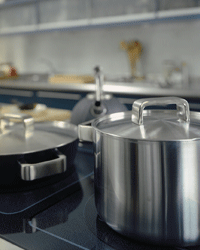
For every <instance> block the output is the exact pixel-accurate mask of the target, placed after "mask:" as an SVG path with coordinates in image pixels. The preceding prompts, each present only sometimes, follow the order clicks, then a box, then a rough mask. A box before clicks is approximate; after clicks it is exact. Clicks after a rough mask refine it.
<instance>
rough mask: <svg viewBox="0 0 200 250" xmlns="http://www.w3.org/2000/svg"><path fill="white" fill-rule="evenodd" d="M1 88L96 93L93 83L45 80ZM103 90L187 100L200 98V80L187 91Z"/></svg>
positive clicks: (136, 85)
mask: <svg viewBox="0 0 200 250" xmlns="http://www.w3.org/2000/svg"><path fill="white" fill-rule="evenodd" d="M0 88H6V89H18V90H34V91H56V92H66V91H69V92H83V93H84V92H86V93H88V92H94V91H95V84H93V83H84V84H83V83H80V84H79V83H74V84H72V83H66V84H51V83H49V82H48V81H46V80H45V79H39V80H37V81H34V80H26V79H21V78H19V79H18V80H1V81H0ZM103 90H104V92H106V93H112V94H121V95H126V96H130V95H135V96H137V95H139V96H179V97H185V98H199V97H200V80H196V81H193V83H192V84H190V86H189V87H188V88H187V89H186V88H185V89H184V88H181V87H176V88H175V87H174V88H164V87H160V86H159V85H158V84H156V83H150V82H111V81H105V83H104V86H103Z"/></svg>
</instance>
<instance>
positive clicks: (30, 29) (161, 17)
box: [0, 0, 200, 36]
mask: <svg viewBox="0 0 200 250" xmlns="http://www.w3.org/2000/svg"><path fill="white" fill-rule="evenodd" d="M38 2H39V0H17V1H8V2H5V3H2V4H0V10H1V11H2V8H6V7H8V6H12V5H13V6H14V4H15V5H16V4H18V5H20V4H27V3H29V4H33V6H34V4H35V3H38ZM36 13H37V12H36ZM193 19H200V7H195V8H187V9H176V10H165V11H155V12H147V13H138V14H130V15H122V16H110V17H100V18H88V19H78V20H68V21H62V22H51V23H39V22H37V23H36V24H31V25H24V26H15V27H3V28H0V36H6V35H16V34H26V33H37V32H51V31H55V30H77V29H89V28H96V27H114V26H120V25H135V24H141V23H156V22H163V21H166V22H167V21H175V20H193ZM36 20H40V18H38V17H37V18H36Z"/></svg>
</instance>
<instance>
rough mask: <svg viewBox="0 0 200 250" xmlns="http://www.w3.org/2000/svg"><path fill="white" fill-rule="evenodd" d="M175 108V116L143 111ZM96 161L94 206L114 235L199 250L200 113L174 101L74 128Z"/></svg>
mask: <svg viewBox="0 0 200 250" xmlns="http://www.w3.org/2000/svg"><path fill="white" fill-rule="evenodd" d="M168 104H176V106H177V110H169V109H168V110H144V108H145V107H147V106H152V105H168ZM78 133H79V139H80V140H83V141H91V142H93V144H94V154H95V171H94V181H95V203H96V208H97V211H98V214H99V215H100V217H101V218H102V219H103V220H104V221H105V222H106V223H107V224H108V225H109V226H110V227H111V228H113V229H114V230H115V231H117V232H119V233H121V234H123V235H126V236H128V237H131V238H133V239H136V240H142V241H146V242H148V243H149V242H152V243H158V244H161V245H165V244H167V245H175V246H189V245H198V244H200V183H199V179H200V113H198V112H190V111H189V105H188V103H187V101H186V100H184V99H179V98H175V97H171V98H168V97H163V98H155V99H140V100H137V101H135V102H134V103H133V110H132V112H121V113H116V114H112V115H106V116H104V117H101V118H99V119H95V120H93V121H92V122H91V123H88V124H82V125H79V127H78Z"/></svg>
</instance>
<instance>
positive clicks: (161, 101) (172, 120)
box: [93, 97, 200, 141]
mask: <svg viewBox="0 0 200 250" xmlns="http://www.w3.org/2000/svg"><path fill="white" fill-rule="evenodd" d="M169 104H176V107H177V109H176V110H165V109H163V110H156V109H155V110H154V109H153V110H144V108H145V107H147V106H161V105H162V106H163V105H169ZM199 125H200V113H198V112H190V110H189V104H188V102H187V101H186V100H184V99H181V98H176V97H162V98H148V99H139V100H137V101H135V102H134V103H133V109H132V112H131V111H130V112H121V113H116V114H112V115H109V116H105V117H102V118H100V119H96V120H95V121H94V123H93V126H94V127H96V128H97V129H99V130H100V131H101V132H103V133H106V134H108V135H112V136H116V137H118V138H124V139H125V138H126V139H133V140H148V141H178V140H194V139H199V138H200V126H199Z"/></svg>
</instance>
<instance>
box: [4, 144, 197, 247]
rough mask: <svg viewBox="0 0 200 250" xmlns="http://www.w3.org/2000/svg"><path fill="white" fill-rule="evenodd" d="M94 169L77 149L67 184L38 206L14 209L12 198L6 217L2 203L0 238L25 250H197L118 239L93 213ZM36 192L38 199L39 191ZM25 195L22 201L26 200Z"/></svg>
mask: <svg viewBox="0 0 200 250" xmlns="http://www.w3.org/2000/svg"><path fill="white" fill-rule="evenodd" d="M93 168H94V158H93V154H92V152H91V151H87V150H86V151H85V150H84V149H81V148H79V151H78V154H77V156H76V159H75V162H74V170H75V171H74V173H73V174H72V175H71V177H69V178H68V183H67V181H66V182H65V185H63V181H61V183H62V185H61V183H60V184H59V183H57V184H54V185H57V186H54V187H52V185H51V186H50V187H49V189H50V190H51V192H52V190H54V192H52V193H51V195H49V196H48V197H46V198H45V197H43V200H41V199H40V200H38V199H36V200H37V204H38V205H36V203H33V202H32V203H31V205H30V203H29V207H28V206H26V207H25V206H24V204H22V207H20V205H19V204H18V202H17V206H16V207H14V206H15V202H16V200H17V197H15V199H13V200H12V199H11V200H10V204H12V205H11V206H9V205H8V208H9V213H7V214H6V212H5V211H6V206H5V204H9V202H8V201H6V203H4V210H3V209H2V207H1V206H0V225H1V226H0V234H1V235H0V236H1V237H2V238H4V239H6V240H7V241H10V242H12V243H14V244H15V245H17V246H20V247H21V248H23V249H27V250H35V249H37V250H40V249H42V250H43V249H44V250H45V249H48V250H49V249H51V250H57V249H59V250H62V249H63V250H64V249H68V250H78V249H83V250H103V249H106V250H112V249H113V250H114V249H115V250H124V249H126V250H130V249H137V250H140V249H141V250H142V249H144V250H145V249H147V250H149V249H152V250H167V249H174V250H175V249H176V250H178V249H193V250H196V249H200V247H191V248H173V247H161V246H154V245H148V244H144V243H141V242H137V241H133V240H131V239H129V238H126V237H124V236H121V235H119V234H118V233H116V232H115V231H113V230H112V229H111V228H109V227H108V226H107V225H106V224H105V223H104V222H103V221H102V220H101V218H100V217H99V216H98V215H97V212H96V208H95V202H94V191H93V185H94V183H93ZM46 188H47V187H46ZM56 188H58V189H57V191H55V190H56ZM36 191H37V192H36V193H35V195H36V196H37V195H38V193H39V191H38V190H36ZM27 193H28V192H27ZM27 193H26V194H25V196H24V197H25V198H27V197H28V194H27ZM47 193H48V192H47ZM33 194H34V191H32V194H31V195H32V198H31V199H32V200H34V199H33V196H34V195H33ZM21 196H22V194H21ZM43 196H44V195H43ZM10 197H11V196H10ZM21 201H22V199H21ZM26 204H27V203H26ZM41 204H42V205H41ZM11 207H12V208H11ZM21 208H23V209H21ZM22 210H23V211H22ZM2 211H4V213H2ZM13 211H15V212H13Z"/></svg>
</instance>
